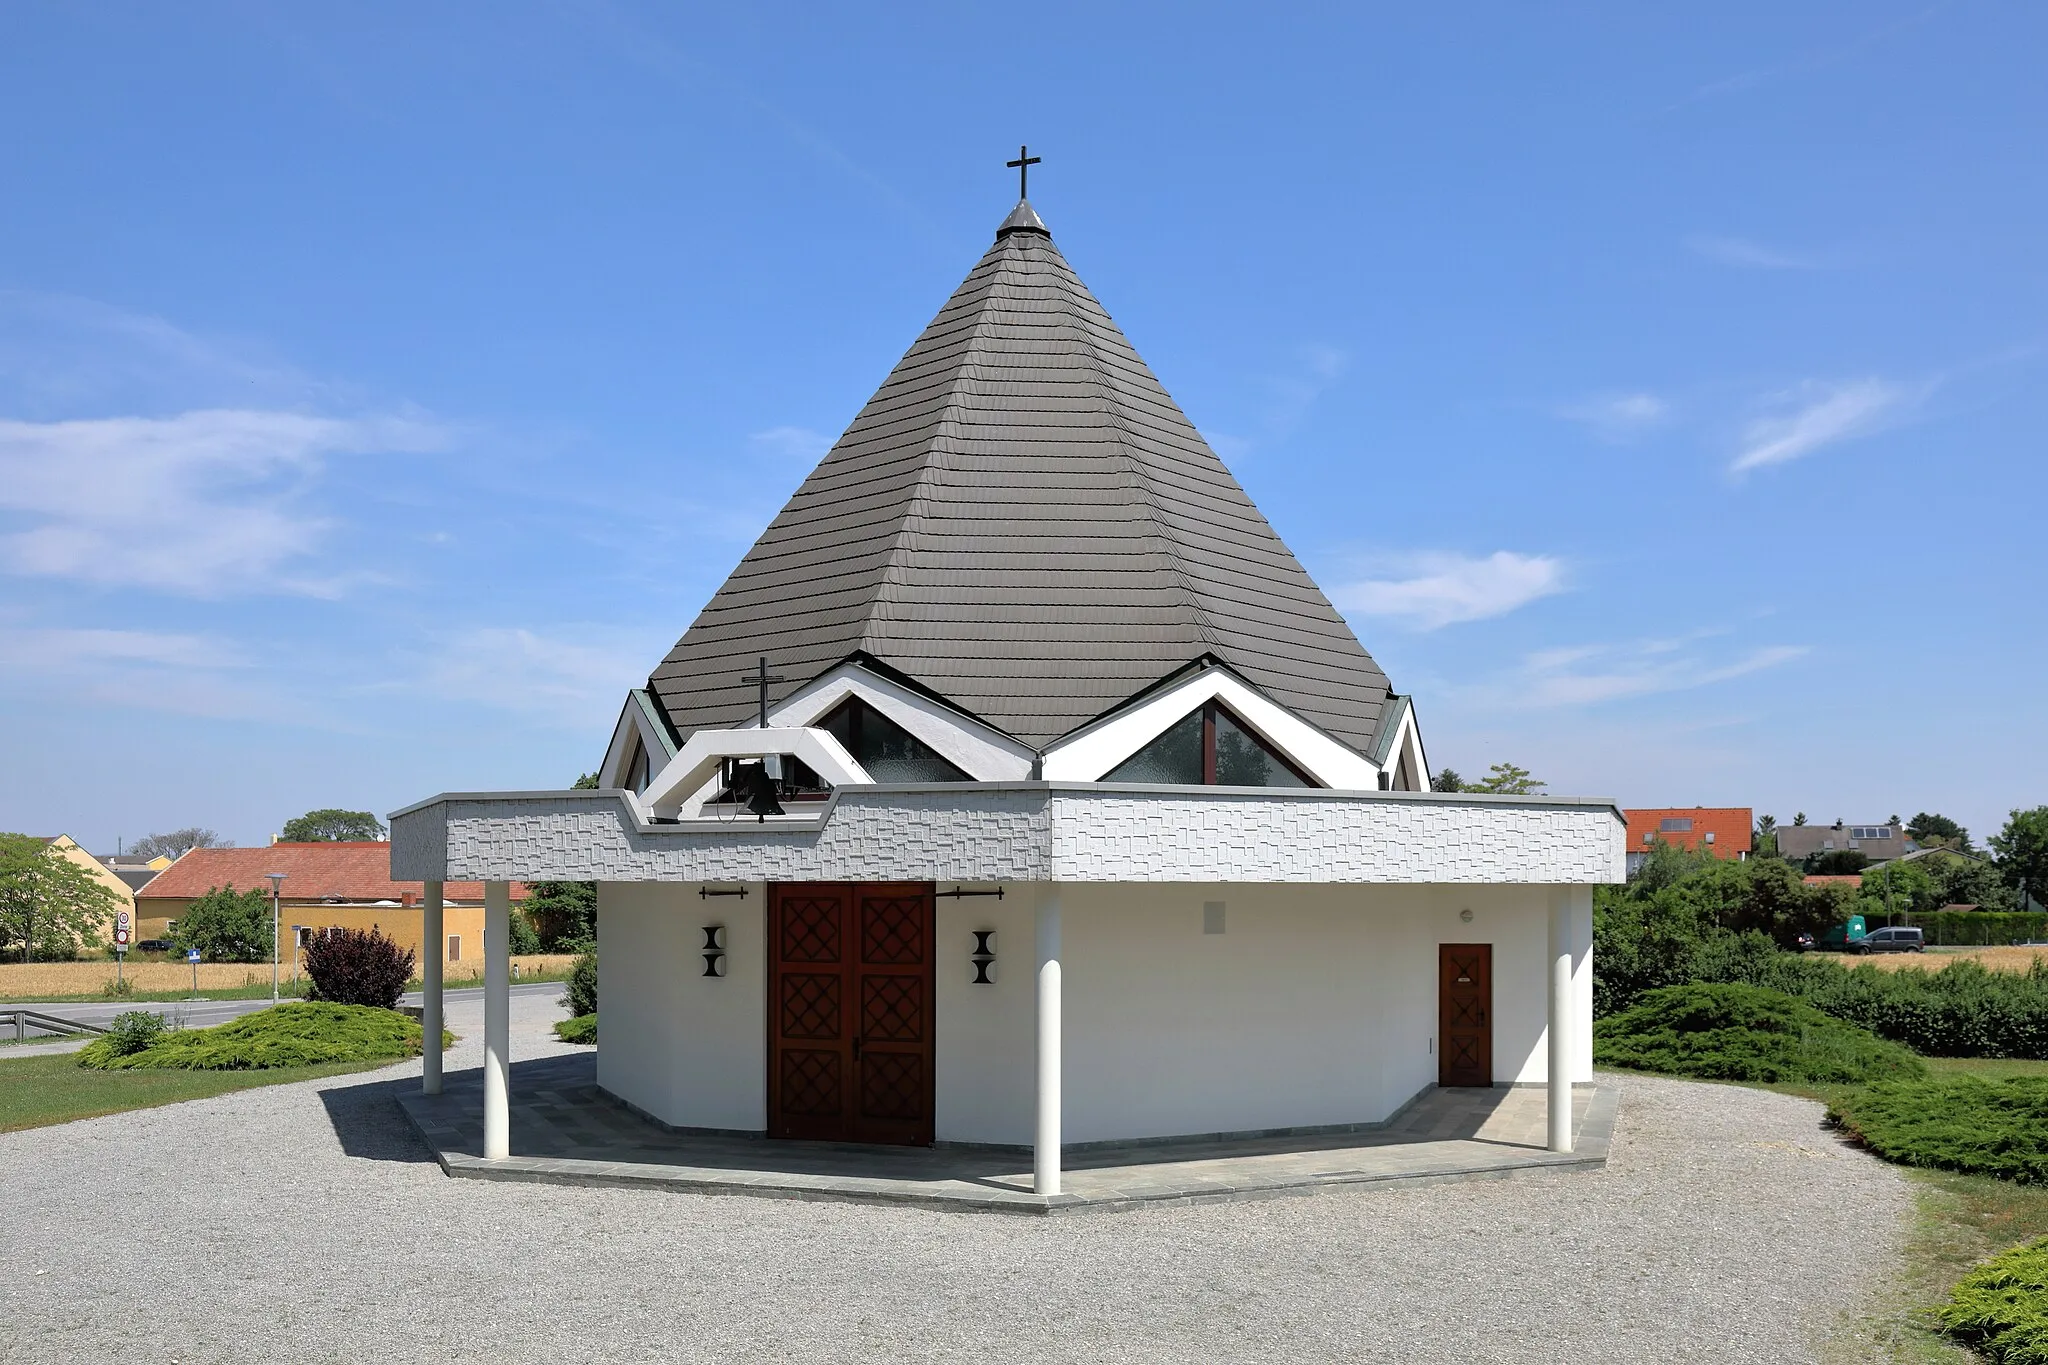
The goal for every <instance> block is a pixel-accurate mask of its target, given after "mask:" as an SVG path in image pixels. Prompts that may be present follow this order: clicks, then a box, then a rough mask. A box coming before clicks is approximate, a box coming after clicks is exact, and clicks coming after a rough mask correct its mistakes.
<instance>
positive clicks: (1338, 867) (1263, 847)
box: [391, 782, 1626, 885]
mask: <svg viewBox="0 0 2048 1365" xmlns="http://www.w3.org/2000/svg"><path fill="white" fill-rule="evenodd" d="M1625 835H1626V829H1625V826H1624V824H1623V821H1622V816H1621V812H1620V811H1618V810H1617V809H1616V808H1615V806H1614V803H1613V802H1612V801H1608V800H1605V799H1575V798H1568V797H1530V796H1470V795H1456V796H1452V795H1444V794H1439V793H1432V792H1332V791H1321V790H1300V789H1293V788H1289V789H1250V788H1223V787H1210V788H1189V787H1140V786H1134V785H1130V784H1122V783H1064V782H1011V783H982V782H957V783H943V784H926V785H918V786H872V787H847V788H841V789H840V790H838V791H837V792H835V793H834V794H833V795H832V797H831V798H830V800H828V801H826V802H825V803H823V804H822V805H821V806H820V807H819V808H818V814H817V815H816V817H815V818H812V819H807V820H802V821H800V822H796V821H777V822H773V823H769V824H765V825H764V824H759V823H756V822H754V821H752V820H750V819H748V820H736V821H732V822H729V823H728V822H721V821H716V820H692V821H688V822H684V823H678V824H659V823H649V822H647V821H645V820H643V819H642V818H641V816H640V815H639V813H638V811H637V810H636V808H635V807H634V805H633V803H632V800H631V798H630V796H629V795H628V793H626V792H623V791H560V792H502V793H489V792H469V793H451V794H446V795H442V796H436V797H433V798H431V799H429V800H426V801H422V802H420V803H418V804H417V805H413V806H408V807H406V808H405V809H404V810H401V811H398V812H395V813H394V814H393V815H392V816H391V872H392V876H393V877H394V878H397V879H399V880H402V881H492V880H500V879H513V878H517V879H521V880H539V879H550V880H574V881H619V882H650V881H664V882H665V881H681V882H695V881H1031V882H1038V881H1062V882H1335V883H1464V884H1484V883H1522V884H1529V883H1546V884H1553V885H1592V884H1598V883H1604V882H1619V881H1621V880H1622V877H1623V864H1624V854H1625V852H1626V848H1625V844H1626V838H1625Z"/></svg>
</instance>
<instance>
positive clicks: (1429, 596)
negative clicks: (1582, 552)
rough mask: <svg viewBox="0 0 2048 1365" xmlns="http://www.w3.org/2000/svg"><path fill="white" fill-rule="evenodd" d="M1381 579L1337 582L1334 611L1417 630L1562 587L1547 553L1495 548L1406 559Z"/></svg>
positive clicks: (1508, 607) (1560, 567)
mask: <svg viewBox="0 0 2048 1365" xmlns="http://www.w3.org/2000/svg"><path fill="white" fill-rule="evenodd" d="M1382 572H1383V574H1384V575H1385V576H1375V577H1367V578H1360V579H1355V580H1353V581H1350V582H1345V583H1340V584H1338V585H1336V586H1335V587H1333V588H1332V589H1331V591H1330V599H1331V601H1333V602H1334V603H1335V604H1336V605H1337V607H1338V609H1339V610H1341V611H1346V612H1352V613H1355V614H1357V615H1359V616H1376V617H1390V618H1393V619H1395V620H1399V621H1404V622H1406V623H1407V624H1409V625H1411V626H1413V627H1415V628H1416V629H1418V630H1436V629H1437V628H1439V627H1441V626H1448V625H1453V624H1455V623H1457V622H1460V621H1480V620H1484V619H1486V618H1487V617H1490V616H1502V615H1505V614H1506V613H1508V612H1511V611H1513V610H1515V609H1516V608H1517V607H1523V606H1527V605H1528V604H1529V603H1531V602H1534V601H1535V600H1537V599H1538V598H1540V597H1548V596H1550V595H1551V594H1553V593H1558V592H1563V591H1564V589H1565V568H1564V562H1563V561H1562V560H1560V559H1557V558H1555V557H1553V556H1550V555H1525V554H1517V553H1515V552H1513V551H1511V550H1496V551H1494V552H1493V553H1492V554H1490V555H1483V556H1473V555H1461V554H1447V553H1426V554H1416V555H1408V556H1404V557H1402V558H1399V559H1397V560H1393V561H1391V562H1389V563H1388V564H1387V565H1386V567H1385V569H1384V570H1383V571H1382Z"/></svg>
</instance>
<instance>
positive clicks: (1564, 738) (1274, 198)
mask: <svg viewBox="0 0 2048 1365" xmlns="http://www.w3.org/2000/svg"><path fill="white" fill-rule="evenodd" d="M1266 8H1267V9H1268V10H1270V8H1271V7H1266ZM1541 9H1542V10H1543V12H1542V13H1538V12H1537V11H1538V7H1533V6H1522V5H1511V4H1497V5H1465V6H1456V7H1452V6H1435V7H1420V9H1418V7H1413V6H1401V7H1395V6H1374V7H1370V8H1368V7H1362V6H1331V7H1328V8H1326V9H1312V8H1297V9H1294V10H1292V11H1290V12H1289V13H1288V14H1287V15H1285V16H1283V17H1274V16H1273V14H1271V13H1270V12H1263V13H1258V14H1253V13H1252V12H1251V11H1249V10H1245V9H1243V8H1242V7H1227V8H1226V7H1215V8H1212V9H1208V10H1203V9H1198V8H1190V7H1181V6H1175V7H1171V8H1167V7H1159V8H1155V9H1150V10H1145V9H1140V8H1137V7H1105V6H1061V5H1057V4H1048V5H1042V6H1037V7H1034V8H1033V9H1032V10H1031V11H1030V12H1029V13H1028V14H1027V13H1024V12H1021V11H1018V10H1017V9H1015V8H1014V7H1010V8H1002V7H988V8H987V9H986V10H984V11H981V12H978V13H968V12H967V9H966V7H962V6H941V5H932V6H926V7H911V6H894V7H879V8H878V7H873V6H867V7H858V8H857V9H848V8H846V7H837V8H828V7H824V6H819V7H815V8H809V7H791V6H774V5H759V6H749V7H731V6H721V7H715V8H713V7H705V8H702V9H698V10H694V11H693V10H688V9H685V8H683V7H681V6H654V5H647V6H636V5H631V4H623V3H618V4H577V3H565V4H559V5H535V6H495V5H493V6H485V5H462V4H448V5H439V6H432V7H416V6H401V5H381V6H355V7H349V8H347V9H346V10H342V11H335V12H333V13H332V14H330V15H322V14H316V13H314V12H313V11H312V10H311V9H309V8H308V7H303V6H281V5H273V6H262V5H254V4H249V5H207V4H194V5H187V6H179V7H175V8H173V7H165V6H152V5H126V6H124V5H100V6H91V7H85V6H68V5H58V4H30V3H18V4H13V5H10V6H8V7H7V8H6V10H5V12H4V14H0V120H4V122H5V125H6V126H7V127H8V128H9V129H10V130H12V131H11V135H10V136H9V137H8V138H7V139H5V140H4V141H0V183H4V184H5V185H6V186H7V211H6V212H5V213H4V214H0V828H8V829H22V830H28V831H32V832H38V833H54V832H56V831H58V830H64V831H67V832H69V833H71V834H73V835H75V836H76V837H78V838H80V839H81V840H83V841H84V842H86V843H88V844H89V845H91V846H93V847H95V848H97V847H101V846H111V845H112V843H113V841H114V840H115V839H116V837H128V838H132V837H134V836H136V835H139V834H142V833H145V832H147V831H149V830H153V829H164V828H170V827H173V826H178V825H184V824H193V823H197V824H204V825H210V826H212V827H214V828H216V829H218V830H219V831H220V832H221V833H222V834H224V835H226V836H227V837H229V838H232V839H235V840H237V841H239V842H243V843H253V842H259V841H261V840H263V839H264V838H265V837H266V836H267V835H268V834H269V833H270V832H271V831H274V830H275V829H277V828H278V827H279V826H280V825H281V824H282V823H283V821H284V820H285V819H287V818H289V817H290V816H292V815H294V814H297V813H299V812H301V811H303V810H306V809H308V808H310V807H315V806H328V805H341V806H350V807H367V808H372V809H375V810H378V811H388V810H390V809H392V808H395V807H396V806H398V805H401V804H404V803H405V802H408V801H411V800H413V799H416V798H418V797H421V796H424V795H427V794H430V793H432V792H434V791H438V790H444V789H469V788H493V787H533V786H554V785H560V784H563V783H566V782H567V781H568V780H569V779H570V778H573V777H574V776H575V775H576V774H577V773H579V772H581V771H584V770H585V769H588V768H590V767H592V766H594V765H595V763H596V761H597V759H598V757H599V756H600V755H601V753H602V750H603V747H604V743H605V740H606V738H607V736H608V734H609V730H610V725H611V722H612V720H613V718H614V717H615V715H616V713H617V708H618V705H619V701H620V698H621V697H622V695H623V693H624V691H625V689H626V688H628V687H630V686H632V685H635V684H636V683H637V682H638V681H640V680H641V679H643V678H644V677H645V675H646V673H647V672H648V670H649V669H650V668H651V667H652V666H653V665H654V664H655V663H656V662H657V661H658V660H659V659H660V657H661V655H662V654H663V653H664V652H665V650H666V649H667V647H668V646H669V645H670V644H671V643H672V642H673V640H674V638H675V637H676V636H677V635H678V634H680V633H681V631H682V630H683V628H684V627H685V626H686V625H687V624H688V623H689V621H690V619H691V617H692V616H693V615H694V614H695V612H696V611H697V609H698V607H699V606H700V605H701V604H702V603H703V601H704V599H705V598H706V597H707V596H708V595H709V594H710V593H711V591H712V590H713V589H714V588H715V587H716V586H717V584H718V583H719V581H720V580H721V579H722V578H723V576H724V575H725V573H726V572H727V571H728V570H729V569H730V568H731V566H732V565H733V563H734V562H736V561H737V559H738V558H739V556H740V555H741V554H742V553H743V552H744V550H745V548H746V546H747V544H748V543H749V541H750V540H751V539H752V537H753V536H754V535H755V534H756V533H757V532H758V531H759V530H760V529H761V527H763V526H764V525H765V524H766V523H767V521H768V519H769V518H770V517H771V516H772V515H773V514H774V512H775V510H776V508H777V507H778V506H780V504H781V503H782V501H783V500H784V499H785V498H786V497H787V496H788V494H789V493H790V492H791V490H793V489H794V488H795V486H796V484H797V483H798V481H799V480H800V479H801V478H802V477H803V475H804V474H805V472H806V471H807V470H808V469H809V467H810V465H811V464H812V463H814V462H815V460H816V458H817V457H818V456H819V455H820V454H821V453H822V452H823V450H824V448H825V447H826V446H827V445H828V444H829V443H830V440H831V438H832V437H833V436H835V435H836V434H837V433H838V432H839V430H840V429H841V428H843V426H844V425H845V424H846V422H847V421H848V420H850V419H851V417H852V416H853V414H854V413H855V411H856V410H857V409H858V408H859V406H860V404H861V403H862V401H863V400H864V399H865V398H866V397H867V396H868V394H869V393H870V392H871V391H872V390H873V388H874V386H875V385H876V384H877V383H878V382H879V381H880V380H881V378H882V376H883V375H884V374H885V373H886V372H887V370H888V368H889V367H890V365H891V364H892V363H893V362H894V361H895V360H896V358H897V357H898V356H899V355H900V354H901V352H902V350H903V349H904V348H905V347H906V346H907V345H908V344H909V342H910V341H911V339H912V338H913V337H915V335H916V334H917V332H918V331H919V329H920V328H921V327H922V326H923V325H924V323H925V322H926V321H927V320H928V319H929V318H930V316H931V315H932V313H933V312H934V311H936V309H937V308H938V306H939V304H940V303H941V302H942V301H943V300H944V299H945V297H946V295H947V294H948V293H949V292H950V291H951V290H952V289H953V287H954V286H955V285H956V284H957V283H958V281H959V280H960V278H961V277H962V276H963V275H964V274H965V273H966V271H967V269H968V268H969V267H970V266H971V265H972V264H973V262H974V261H975V260H976V259H977V258H978V257H979V255H980V254H981V252H982V251H983V250H984V249H985V247H986V246H987V244H988V241H989V239H990V237H991V234H992V232H993V229H994V227H995V225H996V224H997V223H998V222H999V221H1000V220H1001V219H1002V217H1003V216H1004V214H1005V213H1006V212H1007V211H1008V209H1009V207H1010V204H1011V201H1012V198H1013V192H1014V180H1013V178H1012V177H1013V174H1014V173H1012V172H1009V171H1006V170H1005V169H1004V168H1003V165H1002V162H1003V161H1004V160H1005V159H1006V158H1008V157H1010V156H1013V155H1015V152H1014V148H1015V147H1016V146H1017V144H1018V143H1019V142H1022V141H1029V142H1030V143H1031V146H1032V150H1033V152H1034V153H1037V154H1041V155H1043V156H1044V158H1045V161H1044V164H1043V165H1042V166H1040V167H1038V168H1037V169H1036V171H1035V173H1034V176H1033V193H1032V199H1033V202H1034V204H1036V205H1037V207H1038V208H1039V210H1040V211H1041V213H1043V215H1044V216H1045V218H1046V219H1047V221H1048V222H1049V223H1050V224H1051V226H1052V229H1053V232H1054V235H1055V239H1056V240H1057V241H1058V242H1059V244H1060V246H1061V248H1062V250H1063V251H1064V252H1065V254H1066V255H1067V258H1068V259H1069V260H1070V261H1071V262H1072V263H1073V264H1074V266H1075V268H1076V269H1078V270H1079V271H1080V273H1081V275H1082V277H1083V278H1084V279H1086V280H1087V281H1088V282H1089V284H1090V286H1091V287H1092V288H1093V289H1094V290H1095V292H1096V294H1097V295H1098V296H1099V297H1100V298H1101V299H1102V301H1103V303H1104V304H1105V306H1106V307H1107V308H1108V309H1109V310H1110V312H1111V314H1112V315H1113V316H1115V317H1116V318H1117V320H1118V321H1119V322H1120V323H1121V324H1122V325H1123V327H1124V329H1125V330H1126V332H1127V333H1128V334H1129V335H1130V337H1131V339H1132V341H1133V342H1134V343H1135V344H1136V345H1137V347H1138V349H1139V350H1140V352H1142V353H1143V354H1144V355H1145V356H1146V358H1147V359H1148V360H1149V361H1150V362H1151V364H1152V366H1153V368H1154V369H1155V370H1156V371H1157V372H1158V373H1159V375H1160V376H1161V378H1162V379H1163V380H1164V382H1165V383H1166V386H1167V388H1168V389H1169V390H1170V391H1171V392H1172V393H1173V394H1174V395H1175V397H1176V398H1177V399H1178V400H1179V401H1180V403H1181V404H1182V406H1183V407H1184V408H1185V409H1186V410H1187V412H1188V413H1189V415H1190V416H1191V417H1192V418H1193V419H1194V421H1195V422H1196V424H1197V425H1198V426H1199V427H1201V429H1202V430H1203V431H1204V432H1205V433H1207V434H1208V436H1209V437H1210V439H1211V440H1212V442H1213V443H1214V444H1215V445H1216V447H1217V449H1218V450H1219V452H1220V453H1222V455H1223V456H1224V458H1225V459H1226V460H1227V461H1228V462H1229V463H1230V464H1231V466H1232V468H1233V469H1234V470H1235V471H1236V472H1237V474H1238V476H1239V477H1240V478H1241V479H1242V480H1243V482H1244V483H1245V485H1246V487H1247V488H1248V489H1249V490H1250V492H1251V494H1252V496H1253V497H1254V498H1255V499H1256V500H1257V501H1258V502H1259V503H1260V505H1261V506H1262V508H1263V509H1264V510H1265V512H1266V514H1267V516H1268V517H1269V518H1270V519H1271V520H1272V522H1273V523H1274V524H1275V526H1276V527H1277V528H1278V529H1279V531H1280V533H1281V534H1282V536H1284V537H1285V538H1286V539H1287V541H1288V542H1289V544H1290V545H1292V546H1293V548H1294V550H1295V552H1296V553H1297V554H1298V555H1299V556H1300V557H1301V558H1302V560H1303V561H1304V563H1306V564H1307V566H1308V567H1309V570H1310V572H1311V573H1313V574H1314V575H1315V576H1316V577H1317V579H1318V580H1319V581H1320V582H1321V583H1322V584H1323V586H1324V588H1325V589H1326V591H1328V592H1329V593H1330V595H1331V596H1332V598H1333V599H1335V600H1336V601H1337V602H1338V603H1339V605H1340V606H1341V607H1343V608H1344V609H1345V610H1346V612H1347V614H1348V615H1349V616H1350V617H1351V620H1352V622H1353V624H1354V625H1355V626H1356V627H1357V629H1358V632H1359V634H1360V636H1361V638H1362V639H1363V640H1364V641H1365V643H1366V646H1367V647H1368V648H1369V649H1371V650H1372V651H1373V652H1374V653H1375V655H1376V656H1377V657H1378V658H1379V660H1380V661H1381V663H1382V664H1383V665H1384V666H1385V667H1386V669H1387V670H1388V672H1389V673H1390V674H1391V676H1392V677H1393V679H1394V681H1395V684H1396V686H1397V687H1399V688H1401V689H1402V690H1406V691H1412V692H1414V693H1415V694H1416V695H1417V698H1418V708H1419V712H1420V715H1421V717H1422V720H1423V724H1424V735H1425V738H1426V740H1427V741H1428V743H1429V746H1430V751H1431V758H1432V760H1433V761H1434V762H1436V763H1438V764H1446V763H1448V764H1450V765H1452V766H1455V767H1457V768H1459V769H1460V770H1461V771H1465V772H1467V773H1468V774H1469V773H1471V772H1474V771H1476V770H1483V769H1484V768H1485V766H1486V765H1487V764H1488V763H1490V762H1493V761H1496V760H1500V759H1511V760H1514V761H1516V762H1519V763H1521V764H1523V765H1525V766H1527V767H1530V768H1532V769H1534V770H1535V771H1536V773H1537V774H1538V775H1539V776H1540V777H1543V778H1546V779H1548V780H1549V782H1550V783H1551V786H1552V789H1553V790H1557V791H1564V792H1575V793H1577V792H1583V793H1591V794H1600V795H1611V796H1615V797H1618V798H1620V799H1621V800H1623V801H1624V802H1625V803H1633V804H1643V805H1651V804H1696V803H1697V804H1747V805H1752V806H1754V807H1756V808H1757V809H1758V810H1759V811H1760V812H1761V811H1769V812H1772V813H1774V814H1776V815H1777V816H1778V817H1779V818H1780V819H1781V820H1789V819H1790V818H1791V816H1792V814H1793V813H1794V812H1795V811H1797V810H1804V811H1806V812H1807V813H1808V814H1809V815H1810V816H1811V817H1812V818H1814V819H1816V820H1832V819H1834V818H1836V817H1838V816H1839V817H1843V818H1846V819H1849V820H1859V821H1860V820H1869V819H1883V818H1884V817H1886V816H1889V815H1891V814H1894V813H1897V814H1902V815H1906V816H1910V815H1912V814H1913V813H1914V812H1915V811H1917V810H1920V809H1923V808H1924V809H1936V810H1942V811H1945V812H1948V813H1950V814H1952V815H1954V816H1956V817H1958V818H1960V819H1962V820H1963V821H1964V822H1965V823H1966V824H1968V825H1970V826H1971V827H1972V829H1973V830H1976V831H1978V832H1980V833H1988V832H1990V830H1991V829H1993V828H1995V827H1996V825H1997V824H1998V823H1999V822H2000V821H2002V819H2003V817H2004V813H2005V811H2006V810H2007V809H2008V808H2010V807H2013V806H2016V805H2021V804H2026V805H2032V804H2037V803H2040V802H2042V801H2048V774H2044V767H2048V764H2044V759H2048V721H2044V719H2043V714H2042V711H2043V708H2042V705H2041V695H2042V691H2043V689H2042V687H2041V683H2040V677H2041V672H2042V667H2043V664H2044V644H2043V631H2042V625H2043V610H2042V606H2041V602H2042V576H2043V575H2042V572H2041V569H2040V567H2039V565H2040V557H2039V552H2038V549H2037V544H2038V540H2039V536H2040V533H2041V525H2042V521H2041V509H2042V508H2043V507H2044V506H2048V497H2044V494H2048V472H2044V462H2043V460H2042V454H2043V451H2042V444H2043V442H2042V435H2043V432H2044V430H2048V385H2044V383H2043V379H2044V370H2048V353H2044V350H2043V345H2044V341H2048V335H2044V333H2048V327H2044V310H2043V303H2044V301H2048V272H2044V266H2043V251H2042V243H2043V241H2044V240H2048V232H2044V228H2048V223H2044V216H2048V215H2044V211H2043V210H2044V188H2043V182H2042V180H2041V177H2040V175H2039V173H2038V172H2039V156H2038V151H2039V144H2040V139H2041V135H2042V133H2043V130H2044V128H2048V85H2044V83H2043V82H2042V81H2041V80H2040V78H2039V57H2040V54H2041V53H2042V52H2043V51H2044V50H2048V12H2044V11H2043V10H2041V9H2040V8H2039V7H2036V6H2029V5H2022V4H1990V3H1975V4H1972V3H1955V4H1946V5H1941V4H1937V5H1923V4H1894V3H1866V4H1856V5H1847V4H1843V5H1784V4H1769V5H1764V4H1753V5H1714V6H1707V5H1697V6H1689V7H1679V6H1654V7H1650V6H1633V5H1621V4H1614V5H1604V6H1596V5H1576V6H1567V7H1555V6H1546V7H1541ZM735 10H739V11H741V12H735Z"/></svg>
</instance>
